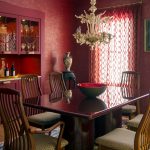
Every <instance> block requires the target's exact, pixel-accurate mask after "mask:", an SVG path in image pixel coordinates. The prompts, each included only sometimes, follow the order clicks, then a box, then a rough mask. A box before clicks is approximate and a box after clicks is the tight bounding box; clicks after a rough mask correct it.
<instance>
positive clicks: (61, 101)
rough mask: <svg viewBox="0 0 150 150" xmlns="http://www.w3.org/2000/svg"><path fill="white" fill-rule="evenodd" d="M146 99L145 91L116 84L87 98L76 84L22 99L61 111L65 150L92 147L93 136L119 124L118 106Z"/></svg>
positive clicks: (25, 102) (120, 124)
mask: <svg viewBox="0 0 150 150" xmlns="http://www.w3.org/2000/svg"><path fill="white" fill-rule="evenodd" d="M149 98H150V93H149V91H144V92H139V91H136V90H135V89H132V88H128V87H120V86H107V88H106V90H105V91H104V92H103V93H102V94H101V95H99V96H97V97H95V98H89V97H86V96H85V95H84V94H82V93H81V91H80V89H79V88H78V87H76V88H74V89H72V90H66V91H64V92H62V93H59V94H58V93H55V92H53V93H50V94H49V93H48V94H43V95H41V96H39V97H36V98H30V99H26V100H25V101H24V106H27V107H32V108H38V109H42V110H44V111H51V112H56V113H60V114H61V118H62V120H63V121H64V122H65V130H64V138H65V139H67V140H68V141H69V145H68V146H67V147H66V149H68V150H93V149H94V140H95V138H96V137H98V136H101V135H104V134H106V133H108V132H109V131H111V130H113V129H114V128H117V127H121V126H122V114H121V108H122V106H124V105H127V104H131V103H135V102H136V101H148V100H149Z"/></svg>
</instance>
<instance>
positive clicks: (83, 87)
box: [77, 83, 107, 98]
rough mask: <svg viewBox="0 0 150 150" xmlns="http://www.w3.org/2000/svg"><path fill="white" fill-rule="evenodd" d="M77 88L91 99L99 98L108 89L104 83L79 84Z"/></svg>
mask: <svg viewBox="0 0 150 150" xmlns="http://www.w3.org/2000/svg"><path fill="white" fill-rule="evenodd" d="M77 86H78V87H79V89H80V91H81V92H82V93H83V94H84V95H85V96H86V97H90V98H95V97H96V96H99V95H100V94H102V93H103V92H104V91H105V90H106V88H107V86H106V84H102V83H79V84H78V85H77Z"/></svg>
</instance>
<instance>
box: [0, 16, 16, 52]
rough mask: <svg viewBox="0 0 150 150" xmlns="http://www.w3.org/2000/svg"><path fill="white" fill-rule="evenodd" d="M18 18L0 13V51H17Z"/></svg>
mask: <svg viewBox="0 0 150 150" xmlns="http://www.w3.org/2000/svg"><path fill="white" fill-rule="evenodd" d="M16 28H17V23H16V18H15V17H9V16H5V15H2V14H0V53H4V54H9V53H10V54H11V53H17V46H16V43H17V42H16Z"/></svg>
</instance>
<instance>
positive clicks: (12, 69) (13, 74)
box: [10, 64, 16, 76]
mask: <svg viewBox="0 0 150 150" xmlns="http://www.w3.org/2000/svg"><path fill="white" fill-rule="evenodd" d="M10 71H11V73H10V75H11V76H15V75H16V73H15V66H14V64H12V66H11V69H10Z"/></svg>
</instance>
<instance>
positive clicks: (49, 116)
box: [21, 74, 61, 130]
mask: <svg viewBox="0 0 150 150" xmlns="http://www.w3.org/2000/svg"><path fill="white" fill-rule="evenodd" d="M21 91H22V96H23V100H24V101H29V100H30V101H32V103H35V104H37V103H38V102H39V99H38V97H40V96H41V94H42V91H41V88H40V84H39V79H38V76H37V75H34V74H27V75H24V76H22V77H21ZM25 111H26V115H27V116H28V119H29V123H30V125H31V126H34V127H37V128H41V129H42V130H45V129H46V128H48V127H50V126H51V125H53V124H54V123H56V122H57V121H58V120H60V118H61V115H60V114H58V113H53V112H44V111H42V110H40V109H36V108H29V107H28V106H27V107H25Z"/></svg>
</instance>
